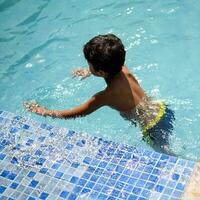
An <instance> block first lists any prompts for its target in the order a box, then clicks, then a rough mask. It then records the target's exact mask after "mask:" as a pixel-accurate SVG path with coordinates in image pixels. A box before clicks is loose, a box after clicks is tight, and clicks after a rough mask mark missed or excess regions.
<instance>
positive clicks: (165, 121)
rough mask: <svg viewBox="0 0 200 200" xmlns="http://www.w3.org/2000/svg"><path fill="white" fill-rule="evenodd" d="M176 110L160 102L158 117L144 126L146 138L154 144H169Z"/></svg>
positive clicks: (160, 146)
mask: <svg viewBox="0 0 200 200" xmlns="http://www.w3.org/2000/svg"><path fill="white" fill-rule="evenodd" d="M174 120H175V116H174V111H173V110H171V109H170V108H169V107H168V105H165V104H164V103H163V102H160V110H159V113H158V115H157V117H156V118H155V119H154V120H153V121H152V122H151V123H149V124H148V125H146V126H145V127H143V130H142V131H143V135H144V140H146V141H147V142H148V143H150V144H151V145H153V146H157V147H159V148H162V147H164V146H168V145H169V136H170V135H171V133H172V131H173V121H174Z"/></svg>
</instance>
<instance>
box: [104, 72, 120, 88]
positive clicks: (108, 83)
mask: <svg viewBox="0 0 200 200" xmlns="http://www.w3.org/2000/svg"><path fill="white" fill-rule="evenodd" d="M120 74H121V71H120V72H119V73H118V74H116V75H115V76H107V77H104V80H105V82H106V84H107V85H110V84H111V82H112V81H113V80H114V79H116V78H117V77H119V76H120Z"/></svg>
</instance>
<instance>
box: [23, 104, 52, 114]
mask: <svg viewBox="0 0 200 200" xmlns="http://www.w3.org/2000/svg"><path fill="white" fill-rule="evenodd" d="M24 107H25V109H26V110H27V111H30V112H33V113H36V114H38V115H42V116H46V115H47V113H48V109H46V108H44V107H42V106H40V105H38V104H37V103H36V102H24Z"/></svg>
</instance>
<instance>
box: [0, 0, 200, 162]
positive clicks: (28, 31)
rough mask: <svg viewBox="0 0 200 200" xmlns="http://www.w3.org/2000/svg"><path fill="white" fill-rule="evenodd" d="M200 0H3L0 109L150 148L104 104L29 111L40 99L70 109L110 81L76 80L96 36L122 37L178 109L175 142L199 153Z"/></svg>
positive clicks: (132, 59) (144, 74) (141, 73)
mask: <svg viewBox="0 0 200 200" xmlns="http://www.w3.org/2000/svg"><path fill="white" fill-rule="evenodd" d="M199 11H200V2H199V1H197V0H196V1H195V0H191V1H178V0H169V1H165V2H163V1H161V0H157V1H150V0H149V1H141V0H140V1H139V0H133V1H128V0H126V1H123V2H122V1H111V0H106V1H105V0H102V1H101V2H98V3H97V2H96V1H86V2H84V1H81V0H79V1H68V2H67V3H66V1H64V0H62V1H59V3H58V2H57V1H56V0H51V1H50V0H40V1H39V0H38V1H37V3H35V2H33V1H25V0H21V1H19V0H13V1H8V0H5V1H3V2H1V4H0V24H1V25H0V26H1V29H0V42H1V44H0V90H1V95H0V108H1V110H7V111H10V112H14V113H18V114H21V115H23V116H27V117H31V118H33V119H36V120H40V121H42V122H45V123H51V124H54V125H60V126H65V127H68V128H70V129H72V130H75V131H76V130H77V131H79V132H80V131H82V132H87V133H90V134H91V135H93V136H100V137H103V138H106V139H112V140H114V141H120V142H124V143H127V144H132V145H135V146H140V147H145V148H150V147H149V146H148V145H147V144H146V143H144V142H143V141H142V136H141V134H140V132H139V129H137V128H135V127H132V126H131V125H130V123H129V122H128V121H125V120H123V119H122V118H121V117H120V116H119V115H118V114H117V112H116V111H114V110H111V109H108V108H102V109H100V110H98V111H97V112H96V113H93V114H92V115H90V116H87V117H86V118H80V119H76V120H52V119H50V118H46V119H45V118H42V117H39V116H35V115H33V114H30V113H26V112H25V111H24V109H23V106H22V102H23V101H25V100H30V99H36V100H37V101H38V102H39V103H41V104H42V105H45V106H47V107H50V108H58V109H62V108H70V107H72V106H75V105H78V104H79V103H81V102H83V101H85V100H86V99H87V98H88V97H90V96H91V95H93V94H94V93H95V92H97V91H99V90H100V89H102V88H103V87H104V86H105V83H104V82H103V80H101V79H98V78H95V77H90V78H88V79H86V80H84V81H80V80H79V79H78V78H75V79H73V78H72V76H71V71H72V70H73V69H74V68H76V67H79V66H86V61H85V60H84V58H83V54H82V46H83V44H84V43H85V42H86V41H88V39H90V38H91V37H93V36H94V35H97V34H104V33H108V32H112V33H115V34H117V35H118V36H119V37H120V38H121V39H122V41H123V42H124V44H125V46H126V49H127V57H126V59H127V60H126V64H127V65H128V67H129V69H130V70H131V71H132V72H133V73H134V74H135V75H136V76H137V77H138V79H139V80H140V83H141V85H142V86H143V88H144V89H145V90H146V91H147V93H148V94H150V95H153V96H156V97H157V98H161V99H164V100H165V101H166V102H167V103H169V104H170V105H171V107H172V108H173V109H174V110H175V113H176V122H175V129H174V133H173V136H172V139H171V140H172V141H171V145H172V148H173V150H174V152H175V153H177V154H178V155H180V156H182V157H186V158H189V159H197V158H198V157H199V156H200V148H199V146H200V134H199V122H200V108H199V104H198V102H199V98H200V95H199V90H200V84H199V78H198V74H199V72H200V69H199V68H198V66H199V64H200V60H199V57H198V52H199V50H200V47H199V45H198V44H199V40H200V39H199V38H200V37H199V36H200V29H199V26H198V25H199V23H198V19H199V17H200V16H199V15H200V12H199Z"/></svg>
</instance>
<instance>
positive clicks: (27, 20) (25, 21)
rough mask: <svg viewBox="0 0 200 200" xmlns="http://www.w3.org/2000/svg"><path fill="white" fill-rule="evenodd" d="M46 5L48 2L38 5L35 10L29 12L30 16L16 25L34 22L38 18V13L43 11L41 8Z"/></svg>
mask: <svg viewBox="0 0 200 200" xmlns="http://www.w3.org/2000/svg"><path fill="white" fill-rule="evenodd" d="M47 5H48V2H47V3H45V4H43V5H42V6H40V7H39V8H38V11H37V12H35V13H33V14H31V16H29V17H28V18H26V19H25V20H24V21H23V22H21V23H19V24H17V26H24V25H27V24H30V23H32V22H35V21H36V20H37V19H38V17H39V15H40V13H41V12H42V11H43V9H44V8H46V7H47Z"/></svg>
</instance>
